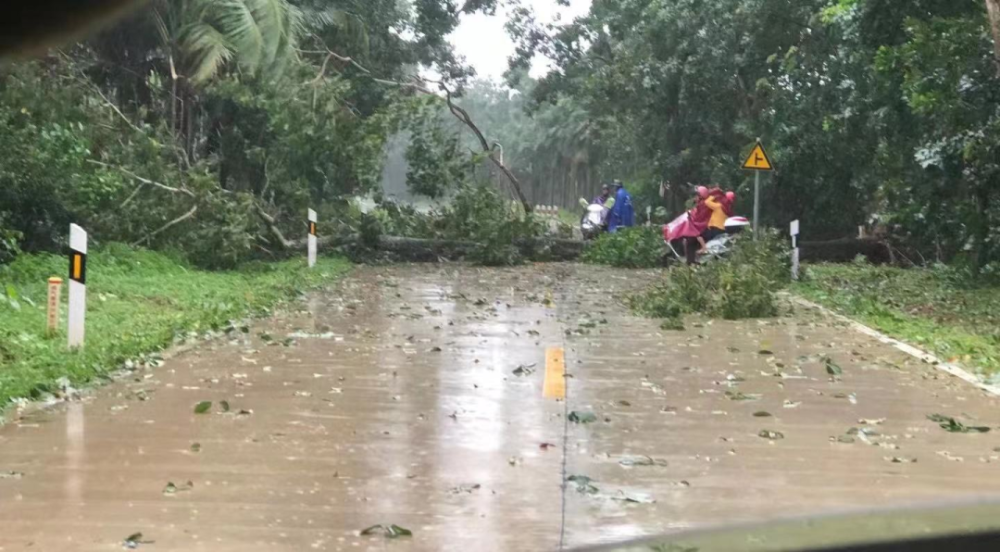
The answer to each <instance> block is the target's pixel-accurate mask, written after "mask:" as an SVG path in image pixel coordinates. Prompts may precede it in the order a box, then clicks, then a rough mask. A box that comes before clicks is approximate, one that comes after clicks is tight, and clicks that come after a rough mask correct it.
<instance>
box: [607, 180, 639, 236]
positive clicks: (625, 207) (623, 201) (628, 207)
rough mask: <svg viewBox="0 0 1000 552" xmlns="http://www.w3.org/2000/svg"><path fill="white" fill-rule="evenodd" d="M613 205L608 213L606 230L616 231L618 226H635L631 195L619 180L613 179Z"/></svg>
mask: <svg viewBox="0 0 1000 552" xmlns="http://www.w3.org/2000/svg"><path fill="white" fill-rule="evenodd" d="M615 189H616V191H615V205H614V207H612V208H611V213H610V214H609V215H608V232H616V231H618V229H619V228H629V227H632V226H635V209H634V208H633V207H632V196H630V195H629V193H628V190H626V189H625V185H624V184H622V181H621V180H615Z"/></svg>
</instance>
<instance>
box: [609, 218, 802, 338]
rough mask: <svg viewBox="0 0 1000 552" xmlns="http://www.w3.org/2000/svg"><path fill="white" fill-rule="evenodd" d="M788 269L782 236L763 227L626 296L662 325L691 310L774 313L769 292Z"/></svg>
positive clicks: (675, 323) (733, 315) (731, 316)
mask: <svg viewBox="0 0 1000 552" xmlns="http://www.w3.org/2000/svg"><path fill="white" fill-rule="evenodd" d="M790 272H791V271H790V266H789V255H788V246H787V244H786V240H785V239H784V238H783V237H782V236H780V235H779V234H778V233H777V232H768V233H765V234H764V235H763V236H762V237H761V239H760V240H759V241H753V240H751V239H749V238H743V239H740V240H738V241H737V242H736V245H735V247H734V248H733V251H732V253H731V254H730V255H729V256H728V257H727V258H725V259H724V260H720V261H716V262H712V263H709V264H706V265H703V266H696V267H688V266H675V267H673V268H671V269H669V270H668V271H667V272H666V274H665V275H664V277H663V279H662V280H661V281H660V282H659V283H658V284H656V285H654V286H653V287H652V288H651V289H649V290H647V291H645V292H643V293H640V294H637V295H633V296H632V297H630V298H629V306H630V307H631V308H632V310H633V311H635V312H636V313H638V314H642V315H645V316H649V317H653V318H663V319H665V322H664V324H663V327H664V328H665V329H679V328H683V323H682V322H681V317H682V316H683V315H685V314H691V313H701V314H706V315H709V316H714V317H720V318H725V319H727V320H738V319H742V318H761V317H767V316H774V315H775V314H777V303H776V301H775V296H774V294H775V292H776V291H778V290H780V289H781V288H783V287H784V286H786V285H787V284H788V282H789V280H790Z"/></svg>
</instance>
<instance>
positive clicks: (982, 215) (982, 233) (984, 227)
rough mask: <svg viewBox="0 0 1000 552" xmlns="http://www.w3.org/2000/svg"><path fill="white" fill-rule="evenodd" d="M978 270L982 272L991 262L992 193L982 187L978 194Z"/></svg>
mask: <svg viewBox="0 0 1000 552" xmlns="http://www.w3.org/2000/svg"><path fill="white" fill-rule="evenodd" d="M976 207H977V211H978V212H977V213H976V215H977V216H976V229H975V232H976V238H975V239H976V268H977V269H978V270H980V271H981V270H982V269H983V267H985V266H986V264H987V263H988V262H989V261H990V255H989V253H990V251H989V249H990V246H989V240H990V192H989V191H988V190H986V189H984V188H983V187H982V186H980V187H979V189H978V190H977V192H976Z"/></svg>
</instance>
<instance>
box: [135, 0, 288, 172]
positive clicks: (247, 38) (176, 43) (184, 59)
mask: <svg viewBox="0 0 1000 552" xmlns="http://www.w3.org/2000/svg"><path fill="white" fill-rule="evenodd" d="M152 17H153V20H154V22H155V24H156V28H157V30H158V32H159V35H160V40H161V42H162V47H163V49H164V50H165V52H166V55H167V60H168V62H169V67H170V77H171V81H172V88H171V109H170V114H171V124H172V128H173V129H174V132H175V133H177V134H178V136H181V137H183V142H184V149H185V151H187V152H188V154H189V155H191V154H192V153H193V151H192V150H193V140H192V136H193V131H194V122H193V118H194V113H195V110H194V103H195V101H196V91H197V88H198V87H200V86H202V85H204V84H205V83H207V82H209V81H211V80H212V79H214V78H216V77H217V76H219V75H220V74H221V73H223V72H227V71H236V72H239V74H241V75H246V76H250V77H261V78H274V77H276V76H280V74H281V72H282V70H283V69H284V68H285V67H287V65H288V64H289V62H290V61H291V60H293V59H294V58H295V56H296V45H297V42H298V38H299V36H300V34H301V32H302V18H301V14H300V12H299V10H298V9H297V8H296V7H295V6H293V5H292V4H291V3H290V2H289V1H288V0H158V1H157V3H156V4H155V5H154V8H153V10H152Z"/></svg>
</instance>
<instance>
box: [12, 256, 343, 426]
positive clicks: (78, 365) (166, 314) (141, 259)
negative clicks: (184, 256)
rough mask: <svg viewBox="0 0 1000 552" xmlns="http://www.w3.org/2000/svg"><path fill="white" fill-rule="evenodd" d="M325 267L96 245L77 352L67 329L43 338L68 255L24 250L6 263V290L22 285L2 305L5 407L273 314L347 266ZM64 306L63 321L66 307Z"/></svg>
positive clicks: (330, 262)
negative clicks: (236, 263)
mask: <svg viewBox="0 0 1000 552" xmlns="http://www.w3.org/2000/svg"><path fill="white" fill-rule="evenodd" d="M317 268H318V270H308V269H307V268H306V266H305V262H304V261H302V260H295V261H287V262H283V263H269V264H266V265H264V264H261V265H256V266H247V267H245V268H241V269H240V270H237V271H232V272H203V271H200V270H197V269H194V268H191V267H190V266H187V265H185V264H184V263H183V261H180V260H179V259H177V258H176V257H171V256H168V255H164V254H161V253H156V252H152V251H146V250H141V249H140V250H135V249H132V248H129V247H127V246H124V245H121V244H108V245H106V246H103V247H98V248H93V249H91V252H90V255H89V256H88V260H87V271H88V281H87V288H88V289H87V291H88V304H87V344H86V347H85V348H84V349H83V350H82V351H80V352H79V353H71V352H69V351H67V350H66V340H65V335H64V334H62V330H60V335H57V336H56V337H54V338H48V337H46V336H45V335H44V332H45V309H46V301H45V298H46V293H47V291H46V288H47V284H46V281H47V279H48V278H49V277H50V276H53V275H63V274H65V272H66V258H65V257H64V256H62V255H51V254H45V253H42V254H25V255H21V256H20V257H18V258H17V259H16V260H15V261H14V262H13V263H11V264H9V265H7V266H3V267H0V289H5V288H7V287H11V288H13V289H16V291H17V293H18V297H19V299H20V308H19V309H13V308H10V307H9V306H8V305H7V304H6V303H4V302H0V406H2V405H5V404H6V403H7V402H8V401H9V400H10V399H11V398H13V397H26V396H29V395H31V394H32V390H33V389H36V388H39V386H42V388H49V387H51V386H52V385H53V384H54V382H55V380H56V379H58V378H59V377H62V376H67V377H69V379H70V381H71V382H72V383H73V385H75V386H78V385H82V384H86V383H88V382H92V381H94V379H95V378H96V377H101V376H103V375H106V374H108V373H110V372H112V371H114V370H117V369H118V368H119V367H120V366H121V364H122V363H124V362H125V361H126V360H129V359H139V358H147V357H145V355H148V354H150V353H153V352H155V351H159V350H161V349H162V348H164V347H165V346H168V345H170V344H171V343H172V342H173V341H174V339H175V338H177V337H183V336H185V335H187V332H189V331H194V332H205V331H210V330H220V329H222V328H225V327H227V326H230V325H231V321H236V320H240V319H242V318H244V317H247V316H254V315H262V314H266V313H267V312H269V309H271V308H272V307H274V305H275V304H277V303H279V302H281V301H285V300H290V299H293V298H295V297H297V296H298V295H299V294H301V292H302V291H304V290H306V289H308V288H309V287H313V286H318V285H321V284H325V283H328V282H330V281H331V280H332V279H333V278H335V277H337V276H338V275H340V274H342V273H344V272H345V271H346V270H347V268H348V265H347V263H345V262H344V261H343V260H340V259H323V258H321V259H320V260H319V263H318V265H317ZM65 300H66V293H65V291H64V292H63V301H64V302H65ZM29 301H30V302H29ZM62 312H63V317H64V318H65V312H66V307H65V304H64V305H63V308H62ZM64 324H65V321H63V325H64ZM63 327H64V326H63Z"/></svg>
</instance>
